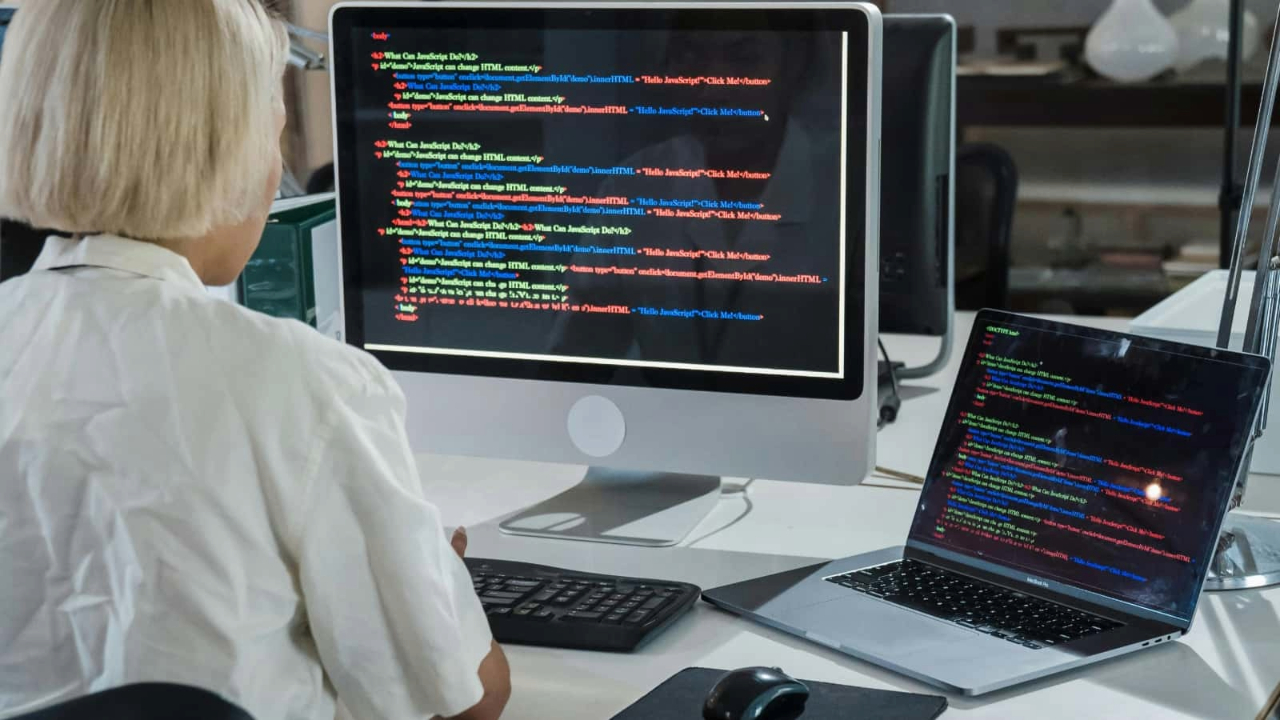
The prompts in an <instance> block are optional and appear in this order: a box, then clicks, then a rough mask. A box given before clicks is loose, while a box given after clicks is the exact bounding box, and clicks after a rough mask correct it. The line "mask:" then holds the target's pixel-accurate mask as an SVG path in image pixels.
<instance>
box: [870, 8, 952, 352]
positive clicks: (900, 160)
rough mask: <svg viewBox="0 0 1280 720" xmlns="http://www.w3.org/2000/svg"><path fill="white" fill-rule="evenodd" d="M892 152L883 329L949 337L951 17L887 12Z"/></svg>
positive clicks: (885, 214) (884, 204)
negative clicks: (890, 13)
mask: <svg viewBox="0 0 1280 720" xmlns="http://www.w3.org/2000/svg"><path fill="white" fill-rule="evenodd" d="M884 40H885V50H884V118H885V124H884V152H885V156H886V157H888V158H891V161H890V162H886V163H885V164H884V166H883V168H882V172H881V185H880V207H881V213H880V256H881V257H880V262H881V274H880V332H882V333H902V334H908V335H927V336H933V337H938V338H940V339H941V347H940V350H939V353H938V356H937V358H936V359H935V360H934V361H933V362H931V363H928V364H927V365H925V366H923V367H918V368H907V369H906V370H905V371H901V372H900V375H901V376H903V377H920V376H924V375H929V374H932V373H933V372H936V371H937V370H939V369H941V368H942V366H944V365H945V364H946V362H947V360H948V359H949V358H950V356H951V348H952V342H953V340H952V319H953V318H954V316H955V257H954V255H955V252H954V248H955V220H954V217H955V213H954V206H955V187H954V184H953V180H954V178H955V73H956V45H955V42H956V24H955V20H954V19H953V18H951V17H950V16H949V15H886V16H885V18H884Z"/></svg>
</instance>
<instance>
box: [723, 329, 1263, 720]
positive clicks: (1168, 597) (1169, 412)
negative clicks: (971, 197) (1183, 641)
mask: <svg viewBox="0 0 1280 720" xmlns="http://www.w3.org/2000/svg"><path fill="white" fill-rule="evenodd" d="M1269 374H1270V364H1269V362H1268V361H1267V360H1265V359H1264V358H1261V357H1257V356H1252V355H1242V354H1239V353H1233V352H1226V351H1221V350H1216V349H1210V348H1203V347H1199V346H1193V345H1183V344H1179V343H1172V342H1166V341H1161V340H1153V339H1148V338H1141V337H1135V336H1131V335H1125V334H1121V333H1116V332H1107V331H1101V330H1094V329H1090V328H1083V327H1077V326H1073V325H1067V324H1064V323H1059V322H1051V321H1048V320H1040V319H1033V318H1028V317H1022V316H1018V315H1012V314H1008V313H1002V312H993V311H983V312H981V313H979V315H978V316H977V320H976V322H975V325H974V331H973V334H972V336H971V337H970V339H969V343H968V347H967V350H966V351H965V356H964V360H963V364H962V365H961V369H960V374H959V377H958V379H957V381H956V385H955V390H954V392H953V394H952V396H951V402H950V405H949V407H948V408H947V413H946V416H945V418H944V421H943V425H942V430H941V431H940V433H939V437H938V441H937V445H936V447H935V448H934V452H933V459H932V462H931V464H930V467H929V472H928V475H927V477H926V481H925V485H924V488H923V490H922V492H921V496H920V504H919V505H918V506H917V509H916V513H915V517H914V520H913V521H912V523H911V527H910V532H909V535H908V540H907V544H906V546H905V547H898V548H891V549H886V550H880V551H878V552H873V553H869V554H866V555H859V556H857V557H851V558H846V559H844V560H837V561H835V562H831V563H826V564H821V565H814V566H811V567H807V568H802V569H799V570H794V571H791V572H787V573H782V574H779V575H773V576H770V577H765V578H761V579H758V580H751V581H747V582H743V583H739V584H736V585H729V586H726V587H722V588H717V589H715V590H710V591H707V592H706V593H704V595H703V598H704V599H705V600H706V601H708V602H710V603H711V604H713V605H716V606H718V607H720V608H723V609H725V610H728V611H730V612H734V613H738V614H740V615H743V616H745V617H747V618H750V619H752V620H755V621H758V622H760V623H763V624H765V625H769V626H771V627H774V628H778V629H781V630H784V631H786V632H788V633H791V634H794V635H798V636H800V637H803V638H807V639H809V640H812V641H814V642H817V643H819V644H821V645H825V646H828V647H831V648H834V649H836V650H838V651H840V652H842V653H845V654H848V655H851V656H853V657H856V658H860V659H862V660H866V661H869V662H872V663H875V664H877V665H880V666H883V667H885V668H888V669H891V670H894V671H897V672H900V673H902V674H905V675H909V676H911V677H913V678H916V679H918V680H921V681H924V682H926V683H929V684H932V685H936V686H938V687H941V688H943V689H945V690H947V691H950V692H954V693H962V694H964V695H981V694H983V693H989V692H992V691H995V690H1000V689H1003V688H1007V687H1010V686H1013V685H1017V684H1019V683H1024V682H1028V681H1030V680H1035V679H1038V678H1043V677H1045V676H1047V675H1051V674H1054V673H1058V672H1062V671H1064V670H1068V669H1071V668H1077V667H1080V666H1084V665H1089V664H1092V663H1097V662H1100V661H1103V660H1106V659H1109V658H1113V657H1116V656H1119V655H1124V654H1126V653H1130V652H1134V651H1136V650H1141V649H1143V648H1147V647H1151V646H1154V645H1158V644H1161V643H1167V642H1172V641H1174V640H1176V639H1177V638H1178V637H1180V636H1181V635H1183V634H1185V633H1186V632H1187V630H1188V628H1189V627H1190V626H1191V622H1192V618H1193V617H1194V615H1195V610H1196V602H1197V600H1198V599H1199V596H1200V590H1201V587H1202V586H1203V584H1204V580H1205V575H1206V572H1207V569H1208V566H1209V563H1210V561H1211V559H1212V557H1213V552H1214V547H1215V544H1216V542H1217V539H1218V532H1219V529H1220V526H1221V524H1222V520H1223V517H1224V516H1225V514H1226V512H1227V509H1228V503H1229V501H1230V498H1231V495H1232V490H1233V488H1234V486H1235V482H1236V478H1237V475H1238V474H1239V473H1240V471H1241V466H1242V464H1243V458H1244V454H1245V448H1246V446H1247V441H1248V439H1249V437H1250V434H1251V432H1252V429H1253V427H1254V421H1255V419H1256V417H1257V413H1258V407H1259V404H1260V399H1261V396H1262V391H1263V387H1264V384H1265V382H1266V380H1267V378H1268V376H1269Z"/></svg>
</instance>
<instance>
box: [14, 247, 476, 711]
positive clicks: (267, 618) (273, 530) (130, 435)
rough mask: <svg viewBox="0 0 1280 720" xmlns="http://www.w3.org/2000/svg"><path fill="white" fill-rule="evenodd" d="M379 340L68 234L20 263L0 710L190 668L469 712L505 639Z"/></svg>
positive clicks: (314, 698)
mask: <svg viewBox="0 0 1280 720" xmlns="http://www.w3.org/2000/svg"><path fill="white" fill-rule="evenodd" d="M404 413H405V400H404V397H403V395H402V393H401V392H400V390H399V388H398V387H397V386H396V384H395V383H394V381H393V380H392V379H391V377H390V375H389V373H388V372H387V371H386V370H385V369H384V368H383V367H382V366H381V365H379V364H378V363H377V361H375V360H374V359H373V358H372V357H370V356H369V355H366V354H365V353H362V352H359V351H357V350H355V349H352V348H349V347H346V346H343V345H340V344H339V343H336V342H334V341H332V340H329V339H327V338H324V337H323V336H321V335H320V334H319V333H317V332H315V331H314V330H312V329H310V328H308V327H307V326H305V325H303V324H301V323H298V322H294V321H283V320H277V319H274V318H269V317H266V316H264V315H260V314H257V313H253V312H250V311H248V310H246V309H244V308H241V307H238V306H235V305H233V304H231V303H228V302H225V301H222V300H218V299H215V298H212V297H210V296H208V295H207V294H206V292H205V289H204V287H203V286H202V285H201V283H200V280H199V278H198V277H197V276H196V274H195V272H194V271H193V270H192V269H191V266H190V265H189V264H188V263H187V261H186V259H185V258H183V257H181V256H179V255H177V254H175V253H172V252H170V251H168V250H165V249H163V248H161V247H159V246H157V245H152V244H148V243H141V242H134V241H131V240H125V239H122V238H118V237H109V236H98V237H92V238H87V239H85V240H82V241H78V242H77V241H72V240H62V239H58V238H53V239H50V240H49V242H48V243H47V244H46V246H45V250H44V253H43V254H42V255H41V256H40V259H39V261H38V262H37V264H36V269H35V271H33V272H32V273H30V274H29V275H27V276H25V277H22V278H19V279H16V280H13V281H10V282H7V283H4V284H3V285H0V716H10V715H15V714H21V713H22V712H24V711H27V710H30V709H33V708H36V707H39V706H43V705H46V704H49V703H52V702H54V701H59V700H63V699H67V698H70V697H73V696H77V695H81V694H84V693H87V692H93V691H98V690H102V689H106V688H110V687H114V686H118V685H121V684H126V683H132V682H139V681H169V682H179V683H186V684H190V685H196V686H199V687H203V688H207V689H209V690H213V691H215V692H218V693H221V694H222V695H224V696H225V697H227V698H228V699H230V700H232V701H234V702H236V703H238V704H239V705H241V706H242V707H244V708H245V709H246V710H248V711H249V713H250V714H252V715H253V716H254V717H255V718H257V719H258V720H332V718H333V717H334V705H335V703H334V695H335V690H336V694H337V696H338V697H339V698H340V699H341V700H342V702H343V704H344V705H345V706H346V707H347V708H348V709H349V710H350V712H351V714H352V715H353V716H354V717H355V718H358V720H410V719H413V718H429V717H432V716H433V715H442V716H449V715H455V714H458V713H460V712H462V711H464V710H466V709H468V708H470V707H471V706H473V705H475V704H476V703H477V702H479V701H480V699H481V697H482V695H483V688H482V686H481V684H480V681H479V678H478V676H477V671H478V669H479V666H480V662H481V660H483V659H484V657H485V656H486V655H487V654H488V652H489V649H490V642H491V639H492V637H491V635H490V633H489V627H488V623H487V621H486V619H485V617H484V614H483V610H482V608H481V607H480V604H479V601H478V600H477V598H476V596H475V593H474V591H473V590H472V587H471V580H470V578H469V576H468V574H467V570H466V568H465V566H464V565H463V564H462V562H461V561H460V560H459V559H458V557H457V556H456V555H455V554H454V552H453V550H452V549H451V547H450V546H449V543H448V542H447V539H446V538H445V535H444V530H443V528H442V526H441V522H440V519H439V516H438V513H437V511H436V509H435V508H434V507H433V506H432V505H431V504H429V503H428V502H427V501H426V499H425V498H424V497H423V493H422V489H421V485H420V482H419V478H418V474H417V471H416V468H415V465H414V461H413V456H412V453H411V451H410V449H409V443H408V441H407V439H406V437H405V433H404Z"/></svg>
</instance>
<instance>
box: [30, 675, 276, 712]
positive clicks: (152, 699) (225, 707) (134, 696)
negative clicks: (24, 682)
mask: <svg viewBox="0 0 1280 720" xmlns="http://www.w3.org/2000/svg"><path fill="white" fill-rule="evenodd" d="M13 720H253V718H252V717H250V716H249V714H248V713H246V712H245V711H244V710H241V709H240V708H238V707H236V706H235V705H232V704H231V703H229V702H227V701H226V700H223V699H222V698H220V697H218V696H217V695H214V694H213V693H211V692H209V691H207V690H200V689H199V688H193V687H188V686H185V685H170V684H166V683H145V684H139V685H125V686H124V687H118V688H115V689H113V690H106V691H103V692H100V693H94V694H92V695H86V696H84V697H81V698H76V699H75V700H70V701H68V702H65V703H61V704H59V705H54V706H53V707H48V708H45V709H43V710H37V711H36V712H33V713H30V714H28V715H22V716H20V717H16V718H13Z"/></svg>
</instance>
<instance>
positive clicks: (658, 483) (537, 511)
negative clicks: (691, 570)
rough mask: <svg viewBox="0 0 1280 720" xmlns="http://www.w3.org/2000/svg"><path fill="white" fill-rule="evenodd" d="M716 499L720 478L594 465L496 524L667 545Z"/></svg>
mask: <svg viewBox="0 0 1280 720" xmlns="http://www.w3.org/2000/svg"><path fill="white" fill-rule="evenodd" d="M719 500H720V478H718V477H713V476H709V475H686V474H681V473H662V472H631V471H626V470H612V469H609V468H599V467H593V468H589V469H588V470H587V475H586V477H585V478H583V480H582V482H581V483H579V484H577V485H575V486H574V487H572V488H570V489H568V490H566V491H565V492H563V493H560V494H559V495H556V496H555V497H553V498H551V499H549V500H546V501H544V502H541V503H538V504H537V505H534V506H532V507H529V508H526V509H524V510H522V511H520V512H519V513H517V514H516V515H514V516H513V517H510V518H508V519H506V520H504V521H503V522H502V523H501V524H500V525H499V527H500V528H501V530H502V531H503V532H505V533H508V534H512V535H531V536H534V537H543V538H556V539H561V540H586V541H590V542H602V543H614V544H622V545H642V546H646V547H670V546H672V545H677V544H679V543H680V541H681V540H684V539H685V538H686V537H688V535H689V533H690V532H692V531H693V529H694V528H695V527H697V526H698V524H699V523H701V522H702V520H703V518H705V517H706V516H707V515H708V514H709V513H710V512H711V510H712V509H713V508H714V507H715V506H716V503H717V502H718V501H719Z"/></svg>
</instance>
